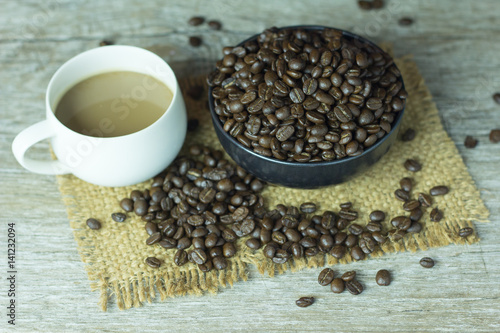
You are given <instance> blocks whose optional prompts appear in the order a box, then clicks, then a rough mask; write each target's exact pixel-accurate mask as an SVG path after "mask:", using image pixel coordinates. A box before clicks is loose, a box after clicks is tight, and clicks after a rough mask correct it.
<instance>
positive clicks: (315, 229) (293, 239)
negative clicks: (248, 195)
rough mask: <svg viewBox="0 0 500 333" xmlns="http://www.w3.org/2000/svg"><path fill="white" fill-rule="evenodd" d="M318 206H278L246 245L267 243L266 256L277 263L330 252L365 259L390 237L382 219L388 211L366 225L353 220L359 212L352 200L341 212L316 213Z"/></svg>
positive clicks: (372, 216) (371, 218) (334, 254)
mask: <svg viewBox="0 0 500 333" xmlns="http://www.w3.org/2000/svg"><path fill="white" fill-rule="evenodd" d="M315 212H316V205H315V204H313V203H304V204H302V205H301V206H300V208H297V207H295V206H289V207H287V206H284V205H278V206H277V207H276V209H274V210H271V211H269V212H267V213H265V214H264V217H263V218H262V219H261V220H260V223H259V224H258V225H257V226H256V228H255V229H254V231H253V232H252V233H251V234H250V235H251V238H249V239H248V240H247V242H246V245H247V246H248V247H250V248H252V249H258V248H260V247H261V246H263V245H265V246H264V255H265V256H266V257H267V258H269V259H271V260H272V261H273V262H274V263H276V264H284V263H286V262H287V261H288V260H290V259H291V258H292V257H293V258H303V257H311V256H315V255H317V254H319V253H326V254H329V255H331V256H333V257H335V258H337V259H341V258H343V257H344V256H345V255H346V254H347V253H350V255H351V256H352V258H353V259H354V260H363V259H364V258H365V256H366V255H367V254H370V253H372V252H373V251H375V250H376V249H377V247H378V245H379V244H382V243H384V242H385V241H386V240H387V237H386V236H385V235H384V234H383V233H382V225H381V223H380V222H381V221H383V219H384V218H385V214H384V213H383V212H381V211H375V212H373V213H372V214H371V215H370V223H368V224H367V225H366V226H361V225H360V224H357V223H353V222H354V221H355V220H356V219H357V218H358V213H357V211H355V210H354V209H353V208H352V204H351V203H350V202H346V203H343V204H341V205H340V211H339V212H338V213H335V212H333V211H330V210H327V211H324V212H323V213H322V214H321V215H317V214H314V213H315Z"/></svg>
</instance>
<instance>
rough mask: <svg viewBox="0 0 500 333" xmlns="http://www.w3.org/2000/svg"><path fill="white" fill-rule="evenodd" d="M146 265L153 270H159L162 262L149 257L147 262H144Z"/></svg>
mask: <svg viewBox="0 0 500 333" xmlns="http://www.w3.org/2000/svg"><path fill="white" fill-rule="evenodd" d="M144 262H145V263H146V265H148V266H149V267H152V268H158V267H160V266H161V261H160V259H158V258H155V257H147V258H146V260H144Z"/></svg>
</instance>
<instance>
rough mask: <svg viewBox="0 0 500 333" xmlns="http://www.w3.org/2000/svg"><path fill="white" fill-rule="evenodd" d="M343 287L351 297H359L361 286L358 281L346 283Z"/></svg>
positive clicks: (361, 290)
mask: <svg viewBox="0 0 500 333" xmlns="http://www.w3.org/2000/svg"><path fill="white" fill-rule="evenodd" d="M345 287H346V289H347V290H348V291H349V292H350V293H351V294H353V295H359V294H361V293H362V292H363V285H361V283H359V281H358V280H351V281H346V282H345Z"/></svg>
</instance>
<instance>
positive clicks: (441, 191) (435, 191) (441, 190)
mask: <svg viewBox="0 0 500 333" xmlns="http://www.w3.org/2000/svg"><path fill="white" fill-rule="evenodd" d="M448 192H449V188H448V187H447V186H444V185H439V186H434V187H433V188H431V189H430V191H429V193H430V195H432V196H438V195H445V194H447V193H448Z"/></svg>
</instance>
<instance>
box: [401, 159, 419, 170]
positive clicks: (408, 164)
mask: <svg viewBox="0 0 500 333" xmlns="http://www.w3.org/2000/svg"><path fill="white" fill-rule="evenodd" d="M404 167H405V168H406V170H408V171H412V172H417V171H420V170H421V169H422V166H421V165H420V163H418V162H417V161H416V160H414V159H407V160H406V161H405V163H404Z"/></svg>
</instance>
